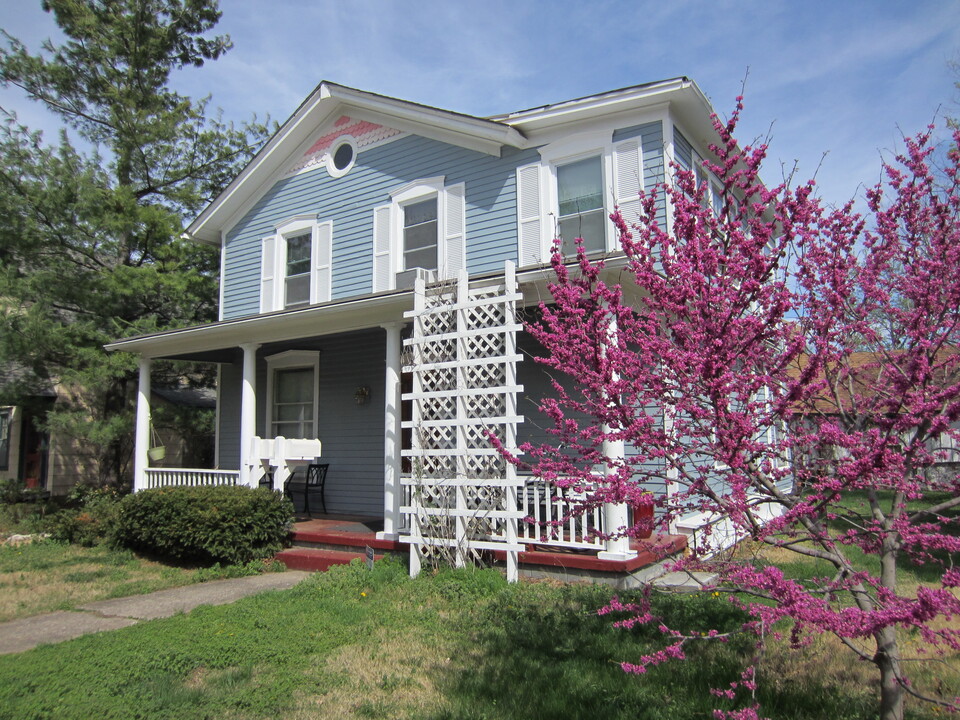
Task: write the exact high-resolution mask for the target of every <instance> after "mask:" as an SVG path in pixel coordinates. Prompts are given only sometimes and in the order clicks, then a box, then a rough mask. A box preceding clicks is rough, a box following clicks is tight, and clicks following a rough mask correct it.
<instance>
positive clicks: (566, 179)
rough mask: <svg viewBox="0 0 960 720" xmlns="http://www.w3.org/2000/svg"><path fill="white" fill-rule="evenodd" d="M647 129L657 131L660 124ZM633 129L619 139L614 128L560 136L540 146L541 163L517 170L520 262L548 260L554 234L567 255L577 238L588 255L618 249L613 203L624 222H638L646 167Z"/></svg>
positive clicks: (524, 263)
mask: <svg viewBox="0 0 960 720" xmlns="http://www.w3.org/2000/svg"><path fill="white" fill-rule="evenodd" d="M637 127H638V128H639V127H641V126H637ZM644 127H646V126H644ZM649 127H650V128H654V127H655V128H656V130H657V131H658V132H659V127H660V126H659V125H656V126H654V125H653V124H650V125H649ZM637 132H638V133H640V134H636V135H628V136H627V137H624V138H623V139H615V133H614V132H613V131H612V130H610V131H600V132H597V133H584V134H582V135H576V136H572V137H568V138H563V139H562V140H557V141H556V142H553V143H550V144H548V145H544V146H543V147H541V148H540V150H539V152H540V162H537V163H533V164H531V165H524V166H521V167H518V168H517V171H516V172H517V176H516V177H517V236H518V249H517V255H518V257H519V262H520V265H521V266H525V265H531V264H540V263H545V262H549V260H550V253H551V251H552V246H553V241H554V240H555V239H557V238H559V239H560V241H561V245H560V249H561V252H562V253H563V255H565V256H567V257H573V256H574V255H576V239H577V238H582V240H583V247H584V250H585V251H586V252H588V253H604V252H608V251H610V250H613V249H615V248H616V246H617V245H616V240H617V238H616V231H615V230H614V227H613V224H612V223H611V222H610V219H609V217H610V213H611V212H612V211H613V208H614V206H617V207H618V208H619V209H620V212H621V214H622V215H623V217H624V219H625V220H626V221H627V222H628V223H632V222H636V221H637V219H638V213H639V210H640V198H639V193H640V190H641V188H643V177H644V166H643V147H642V142H641V139H642V138H641V137H640V135H641V134H642V131H640V130H638V131H637ZM651 146H652V143H651ZM650 154H651V157H650V159H651V161H652V160H653V159H654V154H655V153H654V151H653V150H651V151H650Z"/></svg>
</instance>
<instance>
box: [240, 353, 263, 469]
mask: <svg viewBox="0 0 960 720" xmlns="http://www.w3.org/2000/svg"><path fill="white" fill-rule="evenodd" d="M259 347H260V346H259V345H258V344H257V343H244V344H243V345H241V346H240V349H241V350H243V389H242V391H241V393H240V484H241V485H247V486H251V487H252V486H253V485H254V482H255V480H254V478H253V477H252V473H251V469H252V465H251V463H252V462H254V460H257V458H251V457H250V445H251V443H252V442H253V436H254V435H256V434H257V348H259Z"/></svg>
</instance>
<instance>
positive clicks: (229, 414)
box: [217, 359, 243, 470]
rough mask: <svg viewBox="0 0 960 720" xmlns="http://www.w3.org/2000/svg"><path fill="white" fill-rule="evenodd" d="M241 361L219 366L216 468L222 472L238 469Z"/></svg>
mask: <svg viewBox="0 0 960 720" xmlns="http://www.w3.org/2000/svg"><path fill="white" fill-rule="evenodd" d="M241 363H242V359H241V360H240V361H238V362H236V363H223V364H222V365H221V366H220V395H219V398H218V400H217V402H218V403H219V409H220V413H219V415H220V417H219V420H220V426H219V427H218V428H217V433H218V438H219V441H220V442H219V445H218V449H219V456H218V457H217V467H219V468H222V469H224V470H239V469H240V396H241V394H242V390H243V387H242V385H243V367H242V365H241Z"/></svg>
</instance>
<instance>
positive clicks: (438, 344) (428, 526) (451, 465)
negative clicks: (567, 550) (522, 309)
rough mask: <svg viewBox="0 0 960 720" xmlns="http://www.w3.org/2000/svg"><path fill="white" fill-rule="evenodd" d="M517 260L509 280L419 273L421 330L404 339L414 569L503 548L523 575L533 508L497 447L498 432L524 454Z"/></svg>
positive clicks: (406, 507) (408, 522)
mask: <svg viewBox="0 0 960 720" xmlns="http://www.w3.org/2000/svg"><path fill="white" fill-rule="evenodd" d="M520 299H521V295H520V294H519V293H518V292H517V283H516V275H515V270H514V266H513V264H512V263H507V264H506V267H505V269H504V274H503V276H502V277H498V278H492V279H487V280H484V281H479V282H475V283H470V282H469V279H468V277H467V273H466V272H461V273H460V276H459V278H458V279H457V281H456V282H455V283H453V282H449V281H447V282H441V283H433V284H431V285H430V286H429V287H428V286H427V285H426V283H425V281H424V279H423V278H418V279H417V281H416V284H415V287H414V309H413V311H411V312H408V313H406V317H408V318H411V319H412V320H413V337H411V338H409V339H407V340H404V345H405V347H406V350H405V353H404V357H405V361H404V367H403V371H404V372H409V373H411V375H412V377H413V390H412V392H409V393H404V395H403V399H404V400H410V401H412V409H413V412H412V419H411V420H410V421H407V422H404V423H403V426H404V428H409V429H410V430H411V435H412V441H411V448H410V449H409V450H404V451H403V453H404V455H405V456H406V457H409V458H410V463H411V467H412V468H413V471H412V473H411V474H410V475H409V476H408V477H406V478H403V479H402V480H401V483H402V484H403V485H404V486H405V487H404V496H403V497H404V499H403V503H404V504H403V505H402V506H401V508H400V512H401V514H403V515H404V516H406V517H405V522H404V523H403V525H404V526H405V527H406V528H407V532H406V534H402V535H401V536H400V540H401V541H403V542H408V543H410V574H411V575H417V574H418V573H419V572H420V569H421V566H422V565H423V563H425V562H426V563H435V564H436V563H444V562H447V561H451V562H453V564H455V565H464V564H466V563H467V562H475V561H479V560H480V559H482V556H483V553H485V552H489V551H503V552H505V553H506V556H507V578H508V579H509V580H510V581H515V580H516V579H517V577H518V569H517V554H518V553H519V552H520V551H521V550H522V549H523V546H522V545H521V544H520V543H519V540H518V537H517V526H518V521H519V519H520V518H522V517H523V512H522V511H521V510H520V509H519V507H518V502H519V501H518V489H519V487H520V486H522V485H523V480H522V479H518V478H517V476H516V469H515V468H514V466H513V465H512V464H510V463H508V462H506V461H505V460H504V458H503V457H502V456H501V454H500V453H499V451H497V450H496V449H495V448H494V447H492V445H491V443H490V439H489V434H491V433H493V434H495V435H496V437H497V438H498V439H499V440H500V442H501V443H502V444H503V446H504V447H505V448H506V449H507V450H508V451H511V452H514V453H515V452H516V441H517V425H518V423H520V422H522V421H523V418H522V417H520V416H519V415H518V414H517V393H518V392H519V391H521V390H522V389H523V388H522V387H521V386H520V385H518V384H517V363H518V362H520V361H521V355H520V354H519V353H518V352H517V344H516V336H517V332H518V331H519V330H520V329H521V326H520V325H519V324H518V323H517V321H516V306H517V302H518V301H519V300H520Z"/></svg>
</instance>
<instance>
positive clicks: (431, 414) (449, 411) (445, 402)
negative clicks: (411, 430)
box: [420, 396, 457, 422]
mask: <svg viewBox="0 0 960 720" xmlns="http://www.w3.org/2000/svg"><path fill="white" fill-rule="evenodd" d="M420 412H421V415H420V419H421V420H425V421H428V422H429V421H430V420H451V419H453V418H455V417H456V416H457V399H456V398H455V397H452V396H447V397H429V398H424V399H423V400H422V401H421V405H420Z"/></svg>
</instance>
